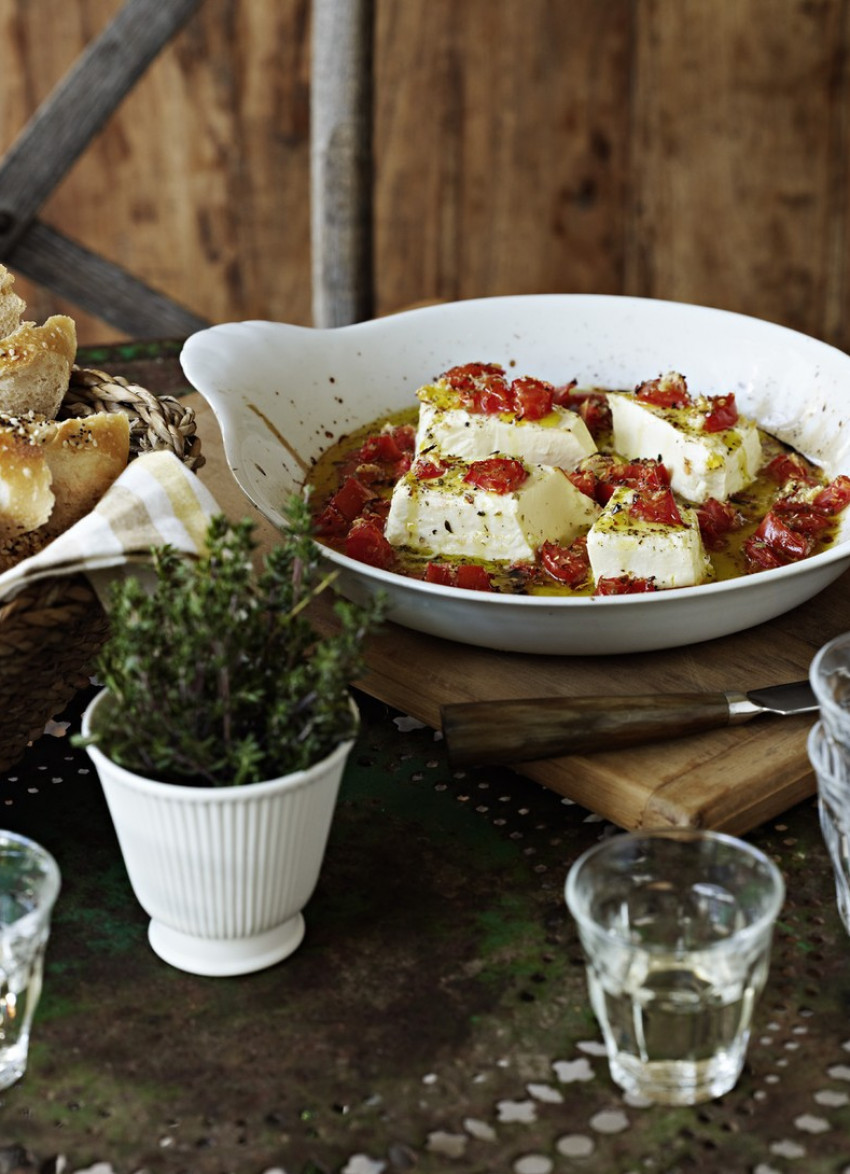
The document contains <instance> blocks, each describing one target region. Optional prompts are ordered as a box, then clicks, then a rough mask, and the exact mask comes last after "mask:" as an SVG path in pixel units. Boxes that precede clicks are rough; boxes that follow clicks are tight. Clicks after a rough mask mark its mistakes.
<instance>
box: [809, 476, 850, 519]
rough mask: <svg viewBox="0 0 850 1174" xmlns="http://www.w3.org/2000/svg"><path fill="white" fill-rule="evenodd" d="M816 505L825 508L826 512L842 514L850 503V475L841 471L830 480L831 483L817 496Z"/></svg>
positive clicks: (821, 508) (833, 514)
mask: <svg viewBox="0 0 850 1174" xmlns="http://www.w3.org/2000/svg"><path fill="white" fill-rule="evenodd" d="M815 505H816V506H817V508H818V509H819V510H823V511H824V513H828V514H830V515H832V516H833V517H834V516H835V515H836V514H840V513H841V511H842V510H843V509H846V507H847V506H848V505H850V477H846V476H845V475H844V474H843V473H841V474H840V475H839V476H838V477H836V478H835V479H834V480H832V481H830V483H829V485H826V486H825V487H824V488H823V489H822V490H821V491H820V493H819V494H818V495H817V496H816V497H815Z"/></svg>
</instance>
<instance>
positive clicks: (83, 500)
mask: <svg viewBox="0 0 850 1174" xmlns="http://www.w3.org/2000/svg"><path fill="white" fill-rule="evenodd" d="M42 449H43V452H44V459H45V462H46V464H47V467H48V469H49V470H50V474H51V477H52V486H51V488H52V491H53V496H54V498H55V503H54V505H53V510H52V512H51V514H50V519H49V520H48V521H47V523H46V524H45V525H43V526H42V528H41V529H42V532H43V534H44V536H45V538H47V539H48V540H49V539H51V538H55V537H56V535H57V534H61V533H62V532H63V531H65V530H67V529H68V528H69V527H70V526H73V525H74V523H75V522H78V521H79V520H80V518H83V517H85V515H86V514H87V513H88V512H89V511H90V510H92V509H94V507H95V506H96V505H97V503H98V502H99V501H100V499H101V498H102V497H103V495H104V493H106V491H107V489H108V488H109V487H110V485H111V484H112V482H113V481H114V480H115V479H116V477H118V476H119V474H120V473H123V472H124V469H125V468H126V467H127V461H128V460H129V458H130V424H129V421H128V420H127V417H126V416H125V415H124V414H123V413H122V412H98V413H97V414H96V415H93V416H86V417H85V419H82V420H78V419H73V420H61V421H55V422H54V423H53V425H52V430H51V431H50V432H49V433H48V434H47V435H46V437H45V439H44V441H43V443H42Z"/></svg>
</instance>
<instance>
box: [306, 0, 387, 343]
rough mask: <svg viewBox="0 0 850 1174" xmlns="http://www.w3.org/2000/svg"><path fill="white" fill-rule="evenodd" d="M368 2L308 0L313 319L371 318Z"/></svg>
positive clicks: (339, 322)
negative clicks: (310, 25) (310, 13)
mask: <svg viewBox="0 0 850 1174" xmlns="http://www.w3.org/2000/svg"><path fill="white" fill-rule="evenodd" d="M373 28H374V0H314V3H313V45H312V53H313V58H312V60H313V66H312V80H311V88H312V106H311V114H310V136H311V147H310V182H311V196H310V203H311V236H312V247H313V263H312V267H313V322H314V325H316V326H319V327H328V326H344V325H346V324H348V323H349V322H359V321H362V320H363V319H366V318H370V317H372V314H373V312H374V289H373V274H372V51H373V45H372V41H373Z"/></svg>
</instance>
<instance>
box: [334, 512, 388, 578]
mask: <svg viewBox="0 0 850 1174" xmlns="http://www.w3.org/2000/svg"><path fill="white" fill-rule="evenodd" d="M345 553H346V554H347V555H348V557H349V558H355V559H357V561H358V562H361V563H368V564H369V566H370V567H380V568H381V569H382V570H384V571H388V570H390V569H391V568H392V566H393V565H394V563H395V551H394V550H393V548H392V547H391V546H390V544H389V542H387V540H386V538H385V537H384V535H383V532H382V530H381V527H380V526H379V525H378V524H377V523H376V522H369V521H366V520H365V519H363V518H358V519H357V521H356V522H355V523H354V525H353V526H352V527H351V529H350V530H349V531H348V537H347V538H346V540H345Z"/></svg>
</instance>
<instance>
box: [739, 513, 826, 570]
mask: <svg viewBox="0 0 850 1174" xmlns="http://www.w3.org/2000/svg"><path fill="white" fill-rule="evenodd" d="M759 544H763V545H764V546H766V547H768V548H769V549H770V550H771V551H772V552H773V553H774V554H775V556H776V558H777V559H778V560H779V565H782V564H784V563H793V562H797V561H798V560H799V559H801V558H805V557H806V555H807V554H809V553H810V551H811V549H812V540H811V538H810V537H808V535H806V534H801V533H800V532H799V531H797V530H792V529H791V527H790V526H787V525H786V524H785V522H783V521H782V519H781V518H780V517H779V515H778V514H776V513H775V512H774V511H773V510H768V512H767V513H766V514H765V516H764V517H763V518H762V520H761V523H760V524H759V527H758V529H757V530H756V532H755V534H754V535H753V536H752V538H750V539H748V540H747V542H746V543H744V551H745V554H746V555H747V557H748V558H750V553H749V547H750V546H753V547H757V546H758V545H759Z"/></svg>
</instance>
